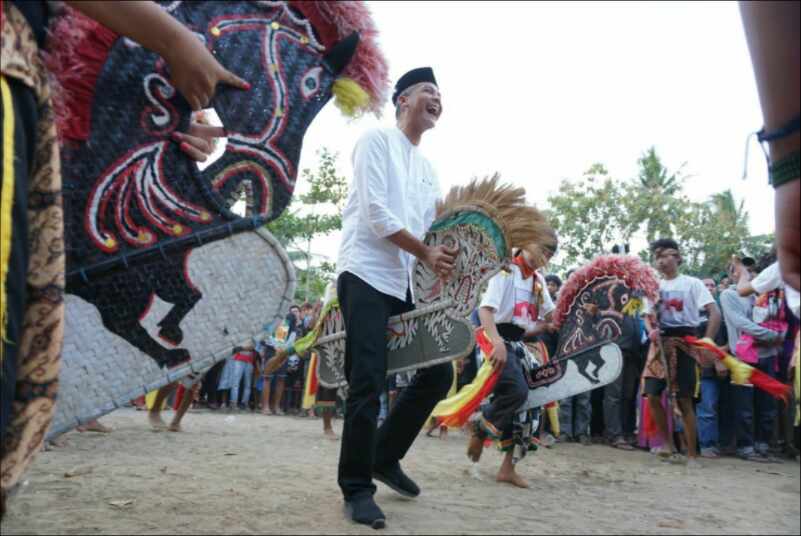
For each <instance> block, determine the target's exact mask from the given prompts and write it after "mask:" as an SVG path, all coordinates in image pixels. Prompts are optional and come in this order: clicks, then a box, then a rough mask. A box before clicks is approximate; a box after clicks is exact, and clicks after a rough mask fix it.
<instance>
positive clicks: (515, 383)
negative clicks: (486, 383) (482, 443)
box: [481, 342, 528, 441]
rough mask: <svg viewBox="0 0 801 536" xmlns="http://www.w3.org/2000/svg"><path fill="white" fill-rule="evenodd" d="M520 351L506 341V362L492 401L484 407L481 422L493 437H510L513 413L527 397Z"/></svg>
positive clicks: (503, 438) (493, 392) (505, 438)
mask: <svg viewBox="0 0 801 536" xmlns="http://www.w3.org/2000/svg"><path fill="white" fill-rule="evenodd" d="M521 353H522V351H521V350H519V349H518V348H517V347H515V346H513V345H511V344H509V343H508V342H507V343H506V364H505V365H504V367H503V370H502V371H501V375H500V377H499V378H498V383H497V384H495V389H494V390H493V391H492V403H491V404H490V405H489V406H487V407H486V408H484V410H483V412H482V415H483V416H484V419H483V420H482V422H481V424H482V427H483V428H484V431H485V432H487V433H488V434H489V435H490V436H492V437H493V439H500V440H502V441H504V440H509V439H511V438H512V432H513V430H514V428H513V424H512V423H513V420H514V416H515V413H517V411H518V410H519V409H520V406H522V405H523V403H524V402H525V401H526V399H527V398H528V385H527V384H526V379H525V377H524V376H523V367H522V366H521V365H520V359H521V358H522V357H523V356H522V355H521Z"/></svg>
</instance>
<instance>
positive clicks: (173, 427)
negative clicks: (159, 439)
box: [167, 422, 183, 432]
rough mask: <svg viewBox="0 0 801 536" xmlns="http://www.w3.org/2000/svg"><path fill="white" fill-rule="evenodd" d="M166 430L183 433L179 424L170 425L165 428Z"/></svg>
mask: <svg viewBox="0 0 801 536" xmlns="http://www.w3.org/2000/svg"><path fill="white" fill-rule="evenodd" d="M167 430H169V431H170V432H183V429H182V428H181V423H177V422H172V423H170V425H169V426H168V427H167Z"/></svg>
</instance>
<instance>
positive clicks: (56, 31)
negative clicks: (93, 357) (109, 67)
mask: <svg viewBox="0 0 801 536" xmlns="http://www.w3.org/2000/svg"><path fill="white" fill-rule="evenodd" d="M62 9H63V11H61V12H59V13H57V14H56V17H55V18H54V20H53V22H52V23H51V26H50V28H49V31H48V43H47V47H45V52H44V53H43V57H44V62H45V65H46V67H47V71H48V73H49V75H50V87H51V88H52V94H53V109H54V112H55V116H56V130H57V132H58V137H59V140H60V141H62V142H63V141H64V140H78V141H81V140H86V139H88V138H89V128H90V126H91V124H92V101H93V100H94V96H95V86H96V84H97V78H98V77H99V76H100V70H101V69H102V68H103V64H104V63H105V62H106V58H107V57H108V53H109V51H110V50H111V47H112V45H114V41H116V40H117V37H119V36H118V35H117V34H116V33H114V32H112V31H111V30H109V29H108V28H106V27H105V26H103V25H102V24H100V23H98V22H96V21H94V20H92V19H90V18H89V17H87V16H85V15H84V14H83V13H81V12H79V11H77V10H75V9H73V8H71V7H69V6H66V5H65V6H63V8H62Z"/></svg>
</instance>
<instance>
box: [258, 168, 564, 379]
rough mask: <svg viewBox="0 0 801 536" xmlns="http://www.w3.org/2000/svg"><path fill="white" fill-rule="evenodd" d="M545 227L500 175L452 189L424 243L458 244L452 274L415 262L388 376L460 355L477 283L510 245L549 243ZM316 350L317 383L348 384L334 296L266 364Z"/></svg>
mask: <svg viewBox="0 0 801 536" xmlns="http://www.w3.org/2000/svg"><path fill="white" fill-rule="evenodd" d="M549 230H550V227H549V226H548V224H547V222H546V221H545V218H544V217H543V215H542V214H541V213H540V212H539V211H538V210H537V209H536V208H534V207H531V206H528V205H527V204H526V202H525V190H524V189H522V188H515V187H512V186H510V185H508V184H501V183H500V178H499V177H498V175H495V176H493V177H491V178H487V179H483V180H478V179H474V180H473V181H471V182H470V183H469V184H468V185H467V186H463V187H454V188H453V189H451V191H450V192H449V193H448V195H447V196H446V197H445V198H444V199H443V200H442V201H441V202H440V203H439V204H438V206H437V217H436V219H435V220H434V222H433V223H432V225H431V228H430V229H429V231H428V232H427V233H426V236H425V238H424V242H425V244H427V245H429V246H438V245H446V246H448V247H458V250H459V253H458V254H457V257H456V262H455V266H454V271H453V275H452V277H451V279H450V280H449V281H448V282H447V283H444V284H443V282H442V281H441V280H440V279H439V278H438V277H437V276H436V274H434V273H433V272H432V271H431V270H430V269H429V268H428V267H427V266H426V265H425V264H423V263H422V262H416V263H415V266H414V276H413V285H414V294H415V297H416V309H415V310H414V311H411V312H409V313H404V314H402V315H398V316H395V317H392V318H390V321H389V324H388V326H387V348H388V350H389V354H388V368H387V373H388V374H393V373H396V372H402V371H405V370H413V369H418V368H422V367H428V366H432V365H436V364H438V363H444V362H447V361H452V360H455V359H459V358H461V357H464V356H465V355H467V354H468V353H469V352H470V351H472V349H473V347H474V345H475V338H474V335H473V326H472V324H471V322H470V320H469V315H470V314H471V313H472V312H473V310H474V309H475V308H476V306H477V304H478V300H479V298H480V293H481V290H482V285H483V283H485V282H486V281H487V280H489V278H491V277H492V276H493V275H495V274H496V273H497V272H498V271H499V270H500V269H501V268H502V267H503V266H504V265H505V264H506V263H507V262H508V261H509V260H510V257H511V254H512V249H513V248H515V247H520V246H522V245H524V244H532V243H543V244H544V243H547V242H548V241H549V240H550V236H551V235H550V234H549V232H548V231H549ZM309 351H314V352H316V353H317V354H318V356H319V359H318V367H317V377H318V381H319V383H320V384H322V385H323V386H325V387H329V388H334V387H341V386H344V385H346V383H347V382H346V379H345V374H344V366H345V365H344V364H345V329H344V325H343V321H342V315H341V313H340V310H339V307H338V305H337V302H336V300H332V301H329V302H328V303H327V304H326V307H325V308H324V309H323V312H322V314H321V317H320V319H319V321H318V323H317V325H316V326H315V329H314V330H313V331H312V332H311V333H310V334H309V335H307V336H306V337H304V338H303V339H300V340H299V341H296V342H295V344H294V345H293V346H292V347H291V348H288V349H286V350H284V351H282V352H279V354H277V355H276V357H275V358H273V360H272V361H271V362H270V364H269V365H268V370H269V369H274V368H277V367H278V366H280V364H281V363H282V362H283V360H284V359H286V357H287V356H288V355H289V354H291V353H293V352H296V353H298V354H307V353H308V352H309Z"/></svg>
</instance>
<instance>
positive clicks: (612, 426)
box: [603, 315, 642, 450]
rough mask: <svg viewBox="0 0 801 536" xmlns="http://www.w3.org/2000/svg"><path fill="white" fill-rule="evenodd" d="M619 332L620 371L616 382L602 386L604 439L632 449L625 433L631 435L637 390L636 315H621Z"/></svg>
mask: <svg viewBox="0 0 801 536" xmlns="http://www.w3.org/2000/svg"><path fill="white" fill-rule="evenodd" d="M621 328H622V333H621V336H620V338H619V339H618V340H617V345H618V346H619V347H620V349H621V351H622V352H623V372H621V373H620V375H619V376H618V377H617V379H616V380H615V381H613V382H612V383H610V384H608V385H606V386H604V388H603V392H604V394H603V413H604V426H605V429H606V439H607V441H608V442H609V444H610V445H612V446H613V447H616V448H619V449H623V450H633V449H634V446H633V445H631V444H630V442H629V440H627V439H626V432H628V433H629V434H630V435H633V433H634V430H633V429H631V430H626V428H627V426H626V424H627V423H628V422H631V420H632V418H631V417H632V415H631V413H632V412H633V411H634V408H635V406H634V404H635V402H634V400H635V397H636V393H637V380H639V377H640V372H641V371H640V355H641V348H642V344H641V335H642V334H641V332H640V319H639V315H638V316H630V315H624V316H623V320H622V322H621Z"/></svg>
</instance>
